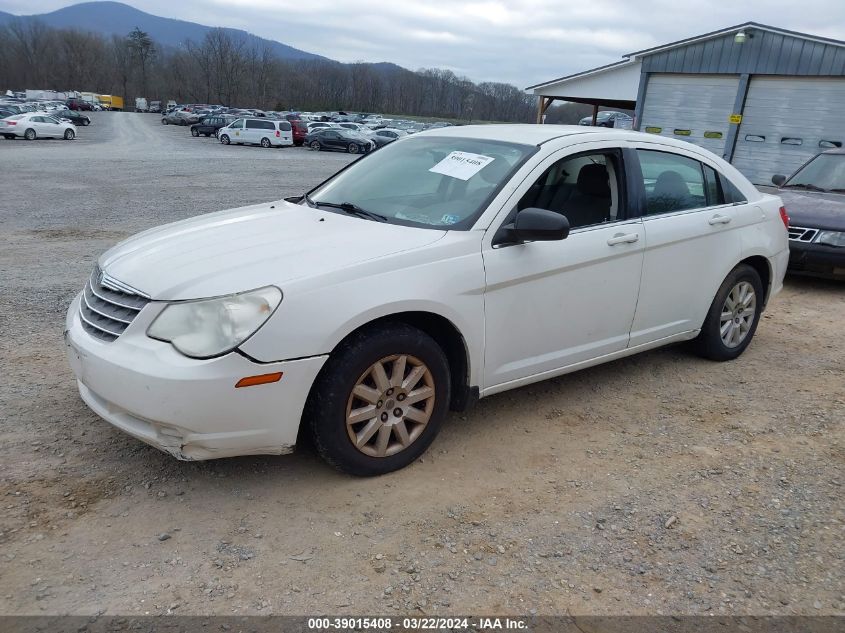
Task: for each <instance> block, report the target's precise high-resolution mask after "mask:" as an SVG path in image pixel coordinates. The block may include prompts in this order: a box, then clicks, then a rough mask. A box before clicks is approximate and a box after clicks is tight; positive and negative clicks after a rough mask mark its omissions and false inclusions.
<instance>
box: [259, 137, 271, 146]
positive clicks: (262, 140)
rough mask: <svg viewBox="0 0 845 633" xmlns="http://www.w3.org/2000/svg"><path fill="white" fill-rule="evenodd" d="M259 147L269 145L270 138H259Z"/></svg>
mask: <svg viewBox="0 0 845 633" xmlns="http://www.w3.org/2000/svg"><path fill="white" fill-rule="evenodd" d="M261 147H264V148H267V147H270V139H269V138H266V137H265V138H263V139H261Z"/></svg>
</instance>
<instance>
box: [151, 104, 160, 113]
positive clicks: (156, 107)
mask: <svg viewBox="0 0 845 633" xmlns="http://www.w3.org/2000/svg"><path fill="white" fill-rule="evenodd" d="M150 112H154V113H159V112H161V101H150Z"/></svg>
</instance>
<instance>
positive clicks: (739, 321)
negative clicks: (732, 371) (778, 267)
mask: <svg viewBox="0 0 845 633" xmlns="http://www.w3.org/2000/svg"><path fill="white" fill-rule="evenodd" d="M764 292H765V290H764V289H763V282H762V281H761V280H760V275H759V274H758V273H757V271H756V270H754V269H753V268H752V267H751V266H749V265H747V264H740V265H739V266H737V267H736V268H734V269H733V270H732V271H731V272H730V273H729V274H728V276H727V277H725V281H723V282H722V285H721V287H720V288H719V291H718V292H717V293H716V297H715V298H714V299H713V303H712V304H711V305H710V310H708V312H707V317H706V318H705V319H704V325H702V326H701V332H700V333H699V335H698V336H697V337H696V338H695V340H694V341H693V347H694V349H695V351H696V352H697V353H698V354H699V355H700V356H703V357H704V358H709V359H710V360H716V361H726V360H733V359H735V358H737V357H739V355H740V354H742V353H743V352H744V351H745V348H747V347H748V345H749V344H750V343H751V339H753V338H754V333H755V332H756V331H757V324H758V323H759V322H760V314H761V313H762V312H763V302H764V301H765V294H764ZM723 330H724V331H725V333H724V334H723Z"/></svg>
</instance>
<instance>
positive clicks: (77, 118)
mask: <svg viewBox="0 0 845 633" xmlns="http://www.w3.org/2000/svg"><path fill="white" fill-rule="evenodd" d="M51 116H54V117H57V118H59V119H65V120H67V121H70V122H71V123H73V124H74V125H82V126H86V125H91V118H90V117H89V116H88V115H86V114H79V112H78V111H77V112H74V111H73V110H68V109H65V110H54V111H53V112H52V113H51Z"/></svg>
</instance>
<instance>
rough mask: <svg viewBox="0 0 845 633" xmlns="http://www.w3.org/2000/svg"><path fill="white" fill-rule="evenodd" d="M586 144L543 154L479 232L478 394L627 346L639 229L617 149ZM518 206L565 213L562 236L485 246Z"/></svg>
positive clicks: (640, 239) (636, 285)
mask: <svg viewBox="0 0 845 633" xmlns="http://www.w3.org/2000/svg"><path fill="white" fill-rule="evenodd" d="M593 146H594V145H592V144H584V145H582V146H580V147H581V148H583V149H582V151H580V152H579V153H577V154H573V153H572V150H571V149H570V150H564V152H561V153H559V154H558V155H556V156H552V157H550V158H548V159H546V161H544V162H543V163H542V164H541V165H540V166H538V167H537V169H536V170H535V171H534V172H533V174H532V175H531V176H530V177H529V178H527V179H526V180H525V182H523V183H522V185H521V186H520V188H518V189H517V190H516V192H515V193H514V196H513V197H512V198H511V199H510V201H509V202H508V204H507V205H506V207H505V209H506V210H505V211H503V213H502V214H500V215H499V217H497V218H496V220H495V221H494V222H493V224H492V225H491V227H490V230H489V231H488V232H487V235H486V236H485V239H484V242H483V250H482V253H483V257H484V267H485V270H486V275H487V290H486V295H485V324H486V325H485V330H486V331H485V341H486V343H485V345H486V352H485V363H484V365H485V366H484V391H485V393H486V394H489V393H492V392H495V391H500V390H503V389H505V388H508V387H510V386H514V384H515V383H516V384H519V383H522V382H531V381H532V380H537V379H542V378H543V377H546V376H549V375H554V374H555V373H560V372H561V370H562V369H563V368H566V367H569V366H572V365H576V364H578V363H582V362H584V361H588V360H590V359H594V358H597V357H601V356H604V355H607V354H612V353H614V352H618V351H621V350H624V349H625V348H626V346H627V345H628V336H629V332H630V329H631V322H632V321H633V318H634V312H635V310H636V306H637V293H638V291H639V283H640V272H641V269H642V262H643V244H644V240H643V228H642V223H641V222H640V220H639V219H638V218H633V219H632V218H629V211H628V205H627V196H626V192H625V185H624V183H625V177H624V165H623V161H622V153H621V151H619V150H615V149H612V150H608V149H606V148H603V147H600V146H594V147H595V149H592V148H591V147H593ZM528 207H539V208H542V209H548V210H552V211H556V212H559V213H562V214H563V215H565V216H567V218H568V219H569V222H570V227H571V229H570V234H569V236H568V237H567V238H566V239H565V240H561V241H556V242H529V243H525V244H515V245H508V246H495V245H494V241H495V240H494V235H495V233H496V231H497V230H498V229H499V227H500V226H501V225H503V224H506V223H508V222H510V221H511V219H512V218H513V217H515V214H516V213H517V212H518V210H521V209H525V208H528ZM508 209H509V211H508Z"/></svg>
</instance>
